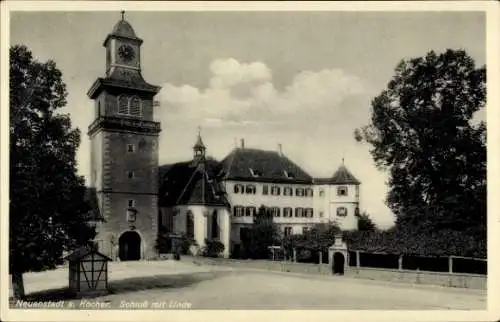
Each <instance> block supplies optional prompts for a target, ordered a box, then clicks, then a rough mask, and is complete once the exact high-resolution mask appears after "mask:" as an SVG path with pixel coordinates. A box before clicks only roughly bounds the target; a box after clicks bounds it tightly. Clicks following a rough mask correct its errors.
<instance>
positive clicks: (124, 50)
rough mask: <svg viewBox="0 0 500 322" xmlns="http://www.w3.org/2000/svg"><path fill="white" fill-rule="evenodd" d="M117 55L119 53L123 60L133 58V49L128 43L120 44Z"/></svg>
mask: <svg viewBox="0 0 500 322" xmlns="http://www.w3.org/2000/svg"><path fill="white" fill-rule="evenodd" d="M118 55H120V57H121V58H122V59H123V60H124V61H126V62H128V61H131V60H132V59H134V57H135V51H134V48H132V46H130V45H121V46H120V48H118Z"/></svg>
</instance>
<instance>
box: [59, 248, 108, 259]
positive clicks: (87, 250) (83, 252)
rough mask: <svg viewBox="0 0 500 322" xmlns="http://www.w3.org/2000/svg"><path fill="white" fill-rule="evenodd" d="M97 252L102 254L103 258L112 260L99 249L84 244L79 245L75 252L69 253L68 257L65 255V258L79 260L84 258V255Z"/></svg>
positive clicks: (99, 254)
mask: <svg viewBox="0 0 500 322" xmlns="http://www.w3.org/2000/svg"><path fill="white" fill-rule="evenodd" d="M92 253H94V254H97V255H98V256H101V257H103V258H105V259H106V260H108V261H112V259H111V258H109V257H108V256H106V255H104V254H102V253H100V252H98V251H97V250H95V249H92V248H90V247H85V246H82V247H79V248H77V249H75V250H74V251H73V252H71V253H70V254H69V255H67V256H66V257H64V258H63V259H65V260H68V261H71V262H72V261H77V260H79V259H82V258H83V257H85V256H87V255H89V254H92Z"/></svg>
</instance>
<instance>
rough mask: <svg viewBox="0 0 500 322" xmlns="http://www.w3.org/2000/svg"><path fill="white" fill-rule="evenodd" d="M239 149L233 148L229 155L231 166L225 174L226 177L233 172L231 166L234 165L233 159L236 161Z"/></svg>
mask: <svg viewBox="0 0 500 322" xmlns="http://www.w3.org/2000/svg"><path fill="white" fill-rule="evenodd" d="M238 150H239V148H233V150H232V151H231V152H230V153H229V156H230V157H231V159H230V160H229V166H228V167H227V172H226V173H225V174H224V178H227V177H228V176H229V174H230V173H231V167H232V166H233V161H234V156H235V155H236V152H237V151H238ZM222 161H224V160H222Z"/></svg>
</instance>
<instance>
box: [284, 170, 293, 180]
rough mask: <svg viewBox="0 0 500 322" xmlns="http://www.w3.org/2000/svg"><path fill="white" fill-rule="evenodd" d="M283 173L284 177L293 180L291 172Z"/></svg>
mask: <svg viewBox="0 0 500 322" xmlns="http://www.w3.org/2000/svg"><path fill="white" fill-rule="evenodd" d="M283 172H284V174H285V177H287V178H288V179H293V173H292V172H289V171H286V170H284V171H283Z"/></svg>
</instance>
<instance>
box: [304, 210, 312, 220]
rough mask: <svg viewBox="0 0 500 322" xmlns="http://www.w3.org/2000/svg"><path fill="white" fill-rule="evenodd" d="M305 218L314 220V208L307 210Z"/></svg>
mask: <svg viewBox="0 0 500 322" xmlns="http://www.w3.org/2000/svg"><path fill="white" fill-rule="evenodd" d="M305 216H306V217H308V218H312V217H313V209H312V208H306V209H305Z"/></svg>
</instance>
